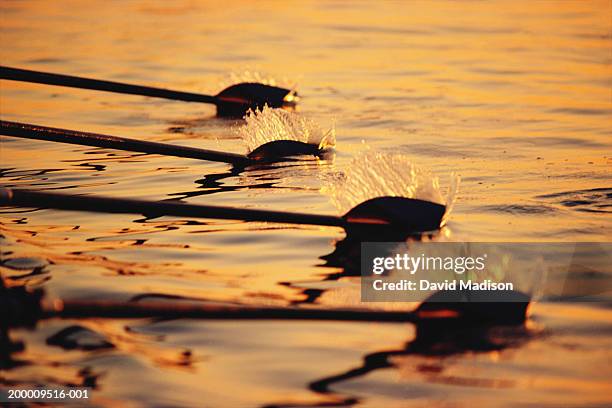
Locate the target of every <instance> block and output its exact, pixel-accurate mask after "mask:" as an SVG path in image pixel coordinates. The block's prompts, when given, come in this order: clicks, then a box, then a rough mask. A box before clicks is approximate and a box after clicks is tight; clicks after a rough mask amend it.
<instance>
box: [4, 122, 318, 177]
mask: <svg viewBox="0 0 612 408" xmlns="http://www.w3.org/2000/svg"><path fill="white" fill-rule="evenodd" d="M0 134H2V135H5V136H14V137H21V138H25V139H37V140H47V141H50V142H59V143H68V144H76V145H82V146H95V147H102V148H107V149H117V150H125V151H129V152H140V153H150V154H161V155H165V156H176V157H186V158H190V159H198V160H209V161H217V162H224V163H231V164H233V165H236V166H241V165H248V164H254V163H257V162H262V161H274V160H278V159H280V158H283V157H289V156H298V155H315V156H318V155H321V154H323V151H322V150H320V149H319V146H317V145H314V144H308V143H304V142H299V141H296V140H274V141H271V142H268V143H265V144H263V145H261V146H259V147H258V148H257V149H255V150H253V151H252V152H251V153H249V154H248V155H242V154H236V153H225V152H218V151H214V150H205V149H199V148H196V147H187V146H177V145H172V144H167V143H157V142H148V141H143V140H137V139H128V138H124V137H117V136H109V135H101V134H97V133H87V132H80V131H78V130H68V129H58V128H52V127H46V126H39V125H32V124H28V123H19V122H9V121H5V120H2V121H0Z"/></svg>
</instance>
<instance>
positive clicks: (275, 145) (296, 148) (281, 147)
mask: <svg viewBox="0 0 612 408" xmlns="http://www.w3.org/2000/svg"><path fill="white" fill-rule="evenodd" d="M320 153H321V150H320V149H319V146H317V145H315V144H309V143H304V142H299V141H297V140H274V141H272V142H268V143H264V144H262V145H261V146H259V147H258V148H257V149H255V150H253V151H252V152H251V153H249V154H248V155H247V156H248V158H249V159H251V160H257V161H277V160H278V159H279V158H283V157H291V156H303V155H312V156H318V155H319V154H320Z"/></svg>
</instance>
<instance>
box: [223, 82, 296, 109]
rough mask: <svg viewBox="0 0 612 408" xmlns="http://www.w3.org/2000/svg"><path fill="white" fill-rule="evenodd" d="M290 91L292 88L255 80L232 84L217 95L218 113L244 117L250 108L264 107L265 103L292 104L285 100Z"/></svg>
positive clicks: (269, 104)
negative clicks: (260, 82)
mask: <svg viewBox="0 0 612 408" xmlns="http://www.w3.org/2000/svg"><path fill="white" fill-rule="evenodd" d="M290 93H293V91H291V90H290V89H285V88H280V87H277V86H271V85H264V84H258V83H255V82H244V83H240V84H236V85H232V86H230V87H228V88H225V89H224V90H223V91H221V92H219V93H218V94H217V95H216V99H217V102H216V103H217V115H218V116H226V117H242V116H244V115H245V114H246V113H247V111H248V110H249V109H252V110H255V109H263V107H264V106H265V105H268V106H269V107H271V108H281V107H283V106H286V105H288V104H290V103H288V102H287V101H286V100H285V99H286V97H287V95H289V94H290ZM294 95H295V94H294Z"/></svg>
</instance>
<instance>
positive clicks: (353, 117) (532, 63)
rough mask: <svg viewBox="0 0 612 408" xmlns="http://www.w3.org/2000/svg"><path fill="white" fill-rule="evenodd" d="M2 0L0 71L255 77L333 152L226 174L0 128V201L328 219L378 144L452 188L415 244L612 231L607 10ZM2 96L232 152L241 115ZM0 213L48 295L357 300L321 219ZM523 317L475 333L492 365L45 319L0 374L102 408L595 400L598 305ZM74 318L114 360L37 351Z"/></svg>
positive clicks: (330, 339) (604, 236) (212, 82)
mask: <svg viewBox="0 0 612 408" xmlns="http://www.w3.org/2000/svg"><path fill="white" fill-rule="evenodd" d="M0 10H1V21H2V24H1V28H0V30H1V31H0V35H1V41H2V45H3V46H2V47H1V48H0V58H1V61H2V64H5V65H10V66H19V67H24V68H32V69H40V70H48V71H55V72H62V73H72V74H77V75H85V76H91V77H99V78H105V79H114V80H121V81H130V82H136V83H143V84H151V85H157V86H166V87H169V88H175V89H184V90H190V91H196V92H197V91H202V92H208V93H217V92H218V91H220V90H221V89H222V88H223V86H224V85H227V78H228V75H230V73H232V72H241V71H242V70H244V69H245V67H253V66H255V67H257V69H258V70H261V71H262V72H270V73H271V74H272V75H274V76H275V77H278V78H283V77H288V78H289V79H290V80H298V81H299V84H300V85H299V88H298V92H299V93H300V95H302V96H303V99H302V100H301V101H300V106H299V109H300V111H301V113H302V114H303V115H304V117H306V118H309V119H310V120H312V121H313V122H312V123H314V124H316V125H317V126H319V128H320V129H321V132H326V131H327V129H328V128H329V127H330V126H328V124H330V123H335V129H336V139H337V146H336V156H335V160H333V161H331V160H328V161H325V160H319V161H317V160H310V161H306V162H303V163H289V164H287V163H285V164H282V163H281V164H275V165H270V166H265V167H253V168H248V169H246V170H244V171H243V172H237V171H233V170H232V169H231V168H230V167H229V166H227V165H224V164H217V163H208V162H199V161H194V160H187V159H176V158H169V157H158V156H150V155H142V154H132V153H126V152H117V151H113V150H102V149H95V148H88V147H76V146H69V145H61V144H52V143H48V142H42V141H31V140H18V139H13V138H8V137H2V138H1V139H0V140H1V143H0V159H1V160H0V162H1V169H0V170H1V173H0V181H1V184H2V185H3V186H14V187H26V186H27V187H31V188H39V189H43V188H44V189H54V190H61V191H65V192H68V193H79V194H80V193H83V194H85V193H89V194H94V193H95V194H105V195H112V196H116V197H137V198H146V199H168V198H173V199H182V200H184V201H185V202H189V203H206V204H222V205H235V206H243V207H252V208H271V209H282V210H288V211H302V212H312V213H322V214H340V213H341V211H340V210H339V208H336V206H335V205H334V199H333V192H332V193H330V194H322V190H323V192H326V190H325V188H326V187H329V183H330V178H332V180H334V179H333V177H335V176H339V175H346V176H347V177H348V175H349V174H351V170H353V167H354V165H353V164H352V160H354V159H355V157H361V156H360V155H361V154H366V155H368V154H372V153H371V152H385V153H393V154H401V155H402V157H405V158H406V159H405V160H407V161H409V162H410V163H411V166H415V167H414V168H415V169H421V170H419V171H422V172H426V173H427V174H430V175H431V178H427V180H430V183H431V187H434V185H433V183H434V182H433V181H432V180H435V178H436V177H437V179H439V180H440V183H439V184H440V185H437V184H436V185H435V189H437V190H435V191H438V192H439V194H440V197H439V198H440V200H446V197H447V196H448V191H449V189H450V191H453V190H454V188H455V187H453V186H452V185H451V184H452V183H451V182H450V181H449V180H453V178H449V176H450V175H451V174H453V173H455V174H457V175H458V176H460V177H461V188H460V192H459V194H457V197H456V201H455V204H454V209H453V212H452V213H451V215H450V218H449V223H448V227H447V228H445V229H444V230H443V231H442V232H441V234H440V235H439V236H438V237H434V238H433V239H440V240H442V239H444V240H466V241H610V238H611V235H610V228H611V227H612V222H611V218H610V212H611V211H612V180H611V176H610V169H611V164H612V156H611V155H612V143H611V142H610V141H611V140H612V138H611V128H610V123H611V122H612V95H611V86H612V71H611V63H612V54H611V51H610V50H611V47H612V26H611V25H612V23H611V19H610V15H611V13H612V6H611V5H610V2H609V1H600V2H587V1H585V2H569V1H567V2H566V1H563V2H544V1H539V2H509V1H508V2H505V1H504V2H501V1H500V2H456V3H455V2H420V3H401V2H400V3H391V2H380V3H375V4H373V3H357V4H350V5H349V3H345V2H331V1H330V2H311V3H305V4H302V3H294V2H291V3H283V2H274V3H270V4H267V5H264V6H256V5H254V4H251V2H237V3H229V4H227V3H218V4H217V3H212V2H211V3H206V2H189V1H185V2H164V3H162V2H156V3H147V2H137V1H133V2H121V3H116V2H113V3H110V2H102V1H100V2H76V1H74V2H44V1H39V2H32V1H22V2H11V1H7V2H2V3H0ZM0 86H1V93H0V110H1V115H2V119H6V120H15V121H23V122H31V123H36V124H42V125H49V126H57V127H65V128H72V129H81V130H88V131H93V132H103V133H110V134H117V135H121V136H127V137H136V138H143V139H146V140H154V141H164V142H172V143H177V144H184V145H189V146H198V147H203V148H211V149H218V150H226V151H233V152H237V153H245V152H246V151H247V150H248V144H247V146H245V141H244V140H243V139H242V136H241V135H240V133H239V132H236V128H237V127H238V126H241V125H243V124H244V123H241V122H236V121H226V120H219V119H215V118H213V115H214V107H210V106H200V105H197V104H187V103H180V102H170V101H164V100H158V99H148V98H141V97H134V96H128V95H113V94H105V93H99V92H89V91H82V90H71V89H63V88H57V87H47V86H42V85H28V84H20V83H13V82H7V81H2V82H0ZM374 154H376V153H374ZM407 166H408V165H407ZM406 171H407V172H410V171H411V170H410V168H407V169H406ZM428 177H429V176H428ZM428 186H429V185H428ZM428 188H429V187H428ZM338 189H340V187H338ZM451 196H452V194H451ZM345 198H346V197H344V198H343V199H345ZM342 205H350V203H348V204H342ZM342 205H341V206H342ZM1 222H2V224H1V228H2V234H3V238H2V242H1V245H2V266H1V267H0V271H1V272H2V274H3V276H5V277H9V278H11V281H12V282H13V283H16V284H27V285H29V286H32V287H42V288H44V289H45V290H46V291H47V294H48V296H49V297H50V298H55V297H60V298H65V299H74V298H77V297H78V298H89V299H115V300H127V299H130V298H133V297H139V298H142V297H143V296H144V297H145V298H147V297H149V298H155V297H159V296H160V295H173V296H181V297H191V298H198V299H207V300H215V301H238V302H242V303H255V304H266V305H268V304H274V305H288V304H301V303H304V302H315V303H318V304H320V305H322V307H326V306H334V307H335V306H359V307H374V306H371V305H368V304H361V305H360V304H359V297H358V296H359V291H358V290H359V287H358V278H356V277H355V276H352V275H351V274H350V273H344V271H343V269H342V268H341V267H340V266H338V263H337V262H336V263H335V262H334V261H333V260H331V259H333V258H334V257H333V256H329V257H325V261H324V260H322V259H319V257H321V256H325V255H328V254H330V253H332V252H334V250H335V248H336V244H337V243H338V241H340V240H341V239H342V238H343V237H344V234H343V232H342V231H341V230H336V229H332V228H319V227H307V226H304V227H297V226H284V225H272V224H263V223H241V222H234V221H209V220H197V221H196V220H191V219H179V218H170V217H163V218H147V217H144V216H136V215H103V214H89V213H87V214H84V213H76V212H58V211H52V210H36V211H30V210H20V211H16V210H8V209H3V210H2V214H1ZM412 306H413V305H408V304H407V305H404V306H402V305H399V306H398V305H388V306H386V307H395V308H397V307H406V308H410V307H412ZM376 307H381V306H380V305H376ZM532 316H533V317H532V320H531V321H530V323H529V326H528V328H527V333H504V332H502V333H496V334H495V335H496V336H497V337H498V338H499V339H501V340H500V342H501V344H503V345H504V346H503V347H501V348H500V350H498V351H482V350H480V351H479V350H469V349H465V348H464V349H461V348H459V352H457V353H456V354H451V355H447V356H443V355H438V354H435V353H427V350H420V352H415V351H414V348H412V349H411V348H410V346H408V347H405V345H406V343H410V342H412V341H413V340H414V337H415V332H414V328H413V327H412V326H410V325H395V324H361V323H329V322H322V323H316V322H266V321H262V322H206V321H185V320H174V321H165V322H150V321H143V320H129V321H124V320H94V319H90V320H84V321H78V322H77V321H65V320H48V321H45V322H42V323H40V324H39V325H38V326H37V327H36V329H35V330H16V331H13V332H12V333H11V335H12V336H13V337H14V338H15V339H21V340H23V341H25V343H26V350H25V351H24V352H22V353H16V354H14V355H13V356H12V358H13V359H14V360H15V361H14V364H16V367H14V368H12V369H5V370H3V371H1V372H0V381H1V382H2V383H4V384H14V383H17V384H31V383H45V384H49V383H50V382H55V383H61V384H88V385H91V386H94V387H95V392H94V395H95V397H96V400H97V402H98V403H99V404H100V405H106V406H117V405H118V404H123V405H125V406H138V405H151V404H157V405H162V406H163V405H166V406H168V405H172V406H195V405H202V404H203V401H204V402H205V403H206V404H208V405H210V406H265V405H268V406H274V405H292V404H293V405H308V404H311V405H314V406H317V404H318V405H321V404H324V403H329V404H331V403H336V404H344V405H347V404H351V403H354V404H356V405H357V406H363V407H380V406H440V407H447V406H474V405H476V404H479V405H481V406H516V405H521V404H522V405H525V406H559V405H564V406H584V405H590V406H605V405H609V404H610V402H611V401H610V397H609V385H610V379H611V376H612V373H611V369H610V367H611V365H610V352H609V345H610V331H611V329H612V324H611V322H612V312H611V311H610V309H609V306H607V305H602V304H582V305H577V304H572V303H565V302H560V303H557V304H540V303H537V304H535V305H534V306H533V307H532ZM73 324H76V325H80V326H83V327H86V328H88V329H90V330H91V331H92V332H93V333H94V334H95V333H97V335H98V336H100V337H101V338H102V339H105V340H106V341H107V342H109V343H111V344H112V345H113V347H112V348H101V349H99V350H93V351H87V350H78V349H77V350H71V351H65V350H63V349H62V348H60V347H58V346H57V345H53V344H47V343H46V342H47V339H48V338H50V337H51V336H52V335H54V334H56V333H58V332H59V331H60V330H62V329H64V328H66V327H68V326H70V325H73ZM94 334H91V333H90V334H89V335H90V336H94ZM77 337H79V336H78V335H77ZM82 337H86V336H85V335H83V336H82ZM94 343H95V341H94ZM98 343H100V341H98ZM100 344H105V343H100ZM431 346H432V347H434V346H435V345H431ZM402 350H403V351H402ZM406 350H413V351H411V352H408V351H406ZM377 352H378V353H380V352H390V354H389V356H388V360H389V361H391V362H392V363H393V364H394V365H393V367H388V368H379V369H372V370H371V371H368V373H367V374H364V375H361V376H357V377H354V378H351V379H347V380H345V381H338V382H335V383H332V384H330V385H329V389H328V391H327V392H322V391H321V390H319V391H317V390H314V389H311V388H309V384H310V383H313V382H317V381H321V380H323V379H325V378H327V377H330V376H333V375H336V374H341V373H343V372H346V371H347V370H350V369H352V368H356V367H359V366H361V365H362V364H363V358H364V357H365V356H366V355H368V354H371V353H377Z"/></svg>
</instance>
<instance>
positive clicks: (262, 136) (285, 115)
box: [236, 106, 336, 153]
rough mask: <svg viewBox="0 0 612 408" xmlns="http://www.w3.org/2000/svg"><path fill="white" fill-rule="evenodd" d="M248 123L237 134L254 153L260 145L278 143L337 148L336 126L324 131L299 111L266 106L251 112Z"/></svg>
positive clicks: (247, 117) (248, 115) (247, 119)
mask: <svg viewBox="0 0 612 408" xmlns="http://www.w3.org/2000/svg"><path fill="white" fill-rule="evenodd" d="M245 121H246V124H245V125H244V126H241V127H239V128H238V129H237V130H236V133H237V134H238V136H240V138H242V140H243V141H244V143H245V144H246V146H247V150H248V152H249V153H250V152H252V151H253V150H255V149H256V148H258V147H259V146H261V145H263V144H265V143H268V142H272V141H275V140H295V141H299V142H304V143H308V144H314V145H317V146H319V149H321V150H323V149H330V148H333V147H334V146H335V145H336V131H335V129H334V127H333V126H332V127H331V128H330V129H328V130H327V131H325V130H323V128H321V127H320V126H319V125H318V124H317V123H316V122H315V121H313V120H312V119H309V118H307V117H305V116H303V115H301V114H299V113H297V112H290V111H287V110H284V109H273V108H269V107H268V106H264V108H263V109H262V110H259V109H257V110H255V111H249V113H248V114H247V116H246V117H245Z"/></svg>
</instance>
